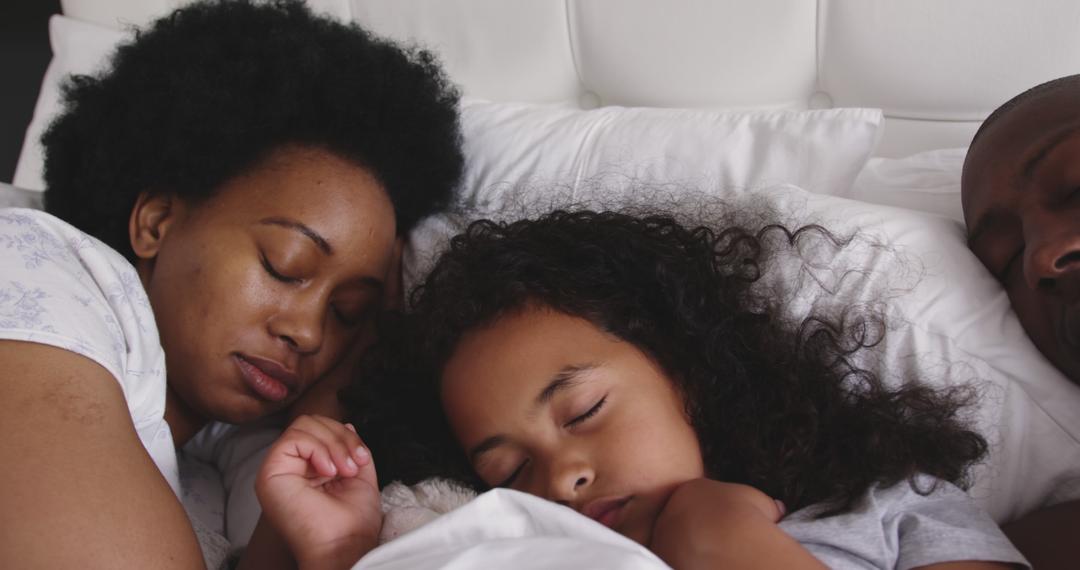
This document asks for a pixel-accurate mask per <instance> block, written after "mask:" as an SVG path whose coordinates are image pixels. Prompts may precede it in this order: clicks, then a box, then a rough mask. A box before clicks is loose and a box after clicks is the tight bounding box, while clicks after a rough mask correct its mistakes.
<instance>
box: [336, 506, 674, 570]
mask: <svg viewBox="0 0 1080 570" xmlns="http://www.w3.org/2000/svg"><path fill="white" fill-rule="evenodd" d="M427 568H443V569H447V570H459V569H466V568H514V569H516V570H531V569H537V570H539V569H542V568H543V569H548V568H613V569H615V568H618V569H626V570H657V569H664V568H668V566H667V565H666V564H664V563H663V561H661V560H660V559H659V558H657V556H656V555H655V554H653V553H652V552H649V551H648V550H647V549H646V548H645V547H643V546H641V545H639V544H638V543H636V542H634V541H632V540H630V539H628V538H626V537H624V536H622V535H620V534H618V533H616V532H615V531H612V530H611V529H609V528H607V527H605V526H603V525H601V524H600V523H597V522H595V521H593V520H592V519H589V518H586V517H583V516H581V515H580V514H578V513H577V512H575V511H574V510H573V509H570V508H568V507H563V506H561V505H558V504H555V503H552V502H550V501H546V500H544V499H540V498H537V497H534V496H532V495H527V494H525V493H520V492H518V491H513V490H509V489H494V490H492V491H488V492H487V493H484V494H482V495H480V496H479V497H477V498H476V499H475V500H473V501H471V502H470V503H468V504H466V505H465V506H462V507H460V508H458V509H457V510H454V511H452V512H450V513H448V514H446V515H443V516H442V517H440V518H438V519H436V520H434V521H433V522H431V523H429V524H427V525H424V526H422V527H420V528H419V529H417V530H414V531H412V532H410V533H408V534H405V535H403V536H401V537H400V538H398V539H396V540H394V541H393V542H389V543H387V544H384V545H382V546H380V547H379V548H376V549H375V550H373V551H371V553H370V554H368V555H367V556H365V557H364V558H363V559H361V560H360V562H358V563H357V564H356V565H355V566H353V570H399V569H400V570H422V569H427Z"/></svg>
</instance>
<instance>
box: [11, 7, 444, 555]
mask: <svg viewBox="0 0 1080 570" xmlns="http://www.w3.org/2000/svg"><path fill="white" fill-rule="evenodd" d="M458 143H459V130H458V120H457V94H456V91H455V90H454V89H453V88H452V87H451V86H450V85H449V83H448V82H447V80H446V78H445V76H444V75H443V73H442V72H441V70H440V69H439V67H438V66H437V65H436V64H435V63H434V62H433V59H432V57H431V56H430V55H429V54H427V53H424V52H415V51H414V52H408V51H403V50H402V49H400V48H398V47H397V46H395V45H393V44H390V43H388V42H385V41H383V40H378V39H375V38H373V37H372V36H370V35H369V34H368V33H366V32H365V31H363V30H361V29H359V28H357V27H355V26H348V25H344V24H340V23H337V22H335V21H332V20H330V19H327V18H322V17H316V16H314V15H313V14H312V13H310V12H309V11H308V10H307V9H306V8H305V7H304V6H303V4H302V3H300V2H296V1H273V2H259V3H254V2H247V1H219V2H207V3H202V4H196V5H193V6H190V7H187V8H184V9H181V10H179V11H177V12H175V13H174V14H173V15H171V16H169V17H167V18H164V19H162V20H160V21H158V22H157V23H156V24H154V25H153V27H152V28H151V29H149V30H148V31H145V32H143V33H140V34H139V35H137V36H136V38H135V39H134V40H133V41H132V42H130V43H128V44H127V45H125V46H123V47H121V48H120V49H119V51H118V52H117V53H116V55H115V57H114V58H113V60H112V62H111V66H110V67H109V68H108V69H106V70H105V71H103V72H101V73H99V74H97V75H94V76H85V77H76V78H74V79H72V80H71V81H70V82H69V83H68V85H67V89H66V108H65V110H64V112H63V113H62V114H61V115H60V116H59V118H57V119H56V120H55V122H54V123H53V124H52V125H51V127H50V128H49V130H48V132H47V133H46V135H45V136H44V138H43V144H44V149H45V156H46V161H45V180H46V183H47V190H46V193H45V202H46V208H47V211H48V213H45V212H40V211H35V210H22V209H9V210H0V274H2V275H3V278H2V279H0V367H2V368H3V370H4V372H3V375H2V377H3V381H2V382H0V426H2V427H0V455H2V456H3V457H5V465H4V468H3V469H2V470H0V488H2V489H4V492H3V493H0V528H3V529H4V530H3V532H2V533H0V567H3V568H22V567H42V568H46V567H48V568H73V567H86V566H93V567H107V568H199V567H203V566H204V560H203V557H202V554H201V553H200V548H199V544H198V543H197V540H196V534H195V532H194V530H193V527H192V524H191V523H190V522H189V520H188V517H187V516H186V515H185V512H184V510H183V508H182V506H181V504H180V502H179V500H178V498H177V490H178V474H177V457H176V449H178V448H179V447H181V446H183V445H184V444H185V442H187V441H189V440H190V439H191V438H192V436H193V435H194V434H195V433H196V432H198V431H199V430H200V429H201V428H202V427H203V426H205V425H207V424H208V423H210V422H215V421H221V422H228V423H232V424H245V423H249V422H253V421H255V420H258V419H260V418H264V417H267V416H269V415H271V414H276V413H278V412H283V411H286V410H288V409H290V408H291V407H295V405H296V403H297V402H298V400H299V399H300V398H301V396H303V395H304V394H305V393H306V392H309V391H311V390H312V388H313V387H315V388H316V390H315V391H318V386H319V385H320V384H322V383H325V382H329V381H330V380H327V379H328V378H333V376H332V375H331V374H330V373H331V371H332V370H334V369H335V366H336V365H338V363H339V362H340V361H342V359H343V357H344V356H345V355H346V354H347V352H348V351H349V350H350V349H352V348H355V347H358V346H359V345H361V344H362V343H364V342H366V339H367V338H368V337H369V336H370V333H371V330H372V324H373V320H374V316H375V314H376V313H377V312H378V311H379V310H380V307H381V306H382V304H383V299H384V297H385V296H386V293H387V290H388V289H392V287H393V283H394V281H395V279H396V276H395V274H394V267H395V259H396V253H395V252H396V250H397V247H396V242H397V238H398V237H399V236H401V235H403V234H404V233H405V232H407V231H408V229H409V228H410V227H411V226H412V225H413V224H414V223H415V222H416V221H417V220H418V219H419V218H421V217H423V216H424V215H426V214H428V213H430V212H432V211H434V210H436V209H438V208H439V207H441V206H442V205H443V204H444V203H445V202H446V200H447V198H448V196H449V194H450V190H451V188H452V187H453V186H454V184H455V183H456V181H457V179H458V177H459V176H460V171H461V165H462V158H461V152H460V149H459V144H458ZM324 392H325V391H324ZM327 393H329V394H331V395H333V393H334V391H333V390H330V391H329V392H327ZM323 409H326V408H323ZM324 413H332V409H331V410H330V411H329V412H326V411H324ZM253 548H254V546H253ZM255 550H258V549H257V548H256V549H255Z"/></svg>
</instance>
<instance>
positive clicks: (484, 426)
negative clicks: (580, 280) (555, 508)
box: [442, 308, 704, 544]
mask: <svg viewBox="0 0 1080 570" xmlns="http://www.w3.org/2000/svg"><path fill="white" fill-rule="evenodd" d="M442 401H443V407H444V408H445V410H446V414H447V417H448V419H449V421H450V426H451V427H452V429H453V431H454V435H455V437H456V438H457V440H458V441H459V442H460V443H461V444H462V448H463V449H464V451H465V452H466V454H467V455H468V457H469V460H470V461H471V463H472V465H473V469H474V470H475V471H476V473H477V474H478V475H479V476H480V477H481V478H482V479H483V480H484V481H485V482H486V483H487V484H488V485H491V486H493V487H510V488H513V489H517V490H520V491H525V492H528V493H531V494H534V495H538V496H540V497H544V498H546V499H549V500H552V501H555V502H559V503H562V504H564V505H567V506H569V507H571V508H573V509H575V510H577V511H579V512H581V513H583V514H585V515H587V516H589V517H591V518H593V519H596V520H597V521H599V522H601V523H603V524H605V525H607V526H609V527H611V528H613V529H614V530H616V531H618V532H620V533H622V534H624V535H626V536H628V537H630V538H632V539H634V540H636V541H638V542H640V543H642V544H648V543H649V541H650V539H651V536H652V527H653V522H654V521H655V519H656V517H657V515H658V514H659V513H660V510H661V509H662V508H663V506H664V504H665V503H666V501H667V498H668V496H669V495H670V493H671V492H672V491H673V490H674V489H675V487H677V486H678V485H679V484H681V483H684V482H686V481H689V480H691V479H696V478H700V477H703V476H704V465H703V463H702V458H701V451H700V446H699V443H698V438H697V436H696V434H695V432H694V430H693V428H692V427H691V426H690V423H689V420H688V418H687V416H686V413H685V411H684V406H683V400H682V397H681V396H680V394H679V393H678V392H677V391H676V389H675V388H674V385H673V384H672V382H671V381H670V380H669V379H668V377H667V376H666V375H665V373H664V372H663V371H662V370H661V369H660V367H659V366H657V365H656V364H655V363H654V362H653V361H652V360H651V359H650V358H648V357H647V356H646V355H645V354H644V353H642V352H641V351H640V350H638V349H637V348H636V347H634V346H633V345H632V344H629V343H627V342H623V341H621V340H619V339H617V338H615V337H613V336H611V335H609V334H606V333H605V332H603V331H601V330H600V329H598V328H597V327H595V326H593V325H592V324H591V323H589V322H588V321H585V320H583V319H579V318H575V317H571V316H568V315H566V314H563V313H558V312H554V311H551V310H546V309H542V308H529V309H526V310H524V311H521V312H518V313H513V314H509V315H505V316H503V317H500V318H499V319H497V320H496V321H495V322H494V323H492V324H490V325H488V326H485V327H483V328H481V329H478V330H475V331H472V332H470V333H469V334H467V335H466V336H465V337H464V338H463V339H462V340H461V342H460V343H459V345H458V347H457V349H456V350H455V352H454V354H453V356H452V358H451V359H450V361H449V362H448V364H447V366H446V368H445V370H444V373H443V379H442Z"/></svg>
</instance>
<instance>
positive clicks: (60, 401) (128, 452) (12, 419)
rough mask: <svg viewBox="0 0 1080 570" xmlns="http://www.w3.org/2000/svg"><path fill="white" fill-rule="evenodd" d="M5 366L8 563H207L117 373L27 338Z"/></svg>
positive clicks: (10, 344)
mask: <svg viewBox="0 0 1080 570" xmlns="http://www.w3.org/2000/svg"><path fill="white" fill-rule="evenodd" d="M0 369H2V370H3V373H2V375H0V376H2V378H0V457H3V458H4V466H3V468H2V469H0V489H3V492H0V528H3V529H4V531H3V532H2V533H0V568H31V567H35V568H202V567H203V558H202V553H201V551H200V550H199V544H198V542H197V540H196V538H195V533H194V531H193V530H192V528H191V524H190V522H188V518H187V515H186V514H185V513H184V509H183V507H182V506H181V505H180V502H179V500H178V499H177V498H176V495H175V494H173V491H172V489H170V488H169V485H168V483H167V482H166V481H165V478H164V477H162V475H161V473H160V472H159V471H158V468H157V466H156V465H155V464H154V462H153V461H152V460H151V459H150V456H149V455H148V454H147V453H146V450H145V449H144V448H143V446H142V443H141V442H140V441H139V438H138V435H137V434H136V432H135V427H134V425H133V424H132V422H131V416H130V413H129V411H128V407H127V404H126V401H125V399H124V394H123V392H122V391H121V389H120V386H119V384H118V383H117V381H116V379H115V378H113V377H112V375H111V374H110V373H109V372H108V371H106V370H105V369H104V368H102V367H101V366H100V365H98V364H97V363H95V362H93V361H91V360H89V359H88V358H85V357H83V356H80V355H78V354H75V353H73V352H69V351H66V350H63V349H60V348H56V347H51V346H46V345H41V344H35V343H28V342H19V341H0Z"/></svg>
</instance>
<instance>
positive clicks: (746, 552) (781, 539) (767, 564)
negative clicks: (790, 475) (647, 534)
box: [649, 479, 825, 570]
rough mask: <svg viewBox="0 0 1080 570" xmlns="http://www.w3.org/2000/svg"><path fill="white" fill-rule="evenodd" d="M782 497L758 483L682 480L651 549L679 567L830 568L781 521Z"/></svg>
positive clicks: (663, 513)
mask: <svg viewBox="0 0 1080 570" xmlns="http://www.w3.org/2000/svg"><path fill="white" fill-rule="evenodd" d="M781 514H782V513H781V512H780V508H779V507H778V506H777V504H776V502H775V501H773V500H772V499H771V498H769V497H768V496H767V495H765V494H764V493H762V492H761V491H758V490H757V489H755V488H753V487H749V486H746V485H737V484H734V483H722V482H720V481H713V480H710V479H696V480H694V481H690V482H688V483H684V484H683V485H681V486H679V488H678V489H676V490H675V492H674V493H672V495H671V497H670V498H669V499H668V502H667V505H666V506H665V507H664V510H663V511H661V513H660V516H659V517H658V518H657V520H656V523H655V525H654V527H653V535H652V542H651V544H650V545H649V547H650V549H651V550H652V551H653V552H654V553H656V554H657V555H658V556H659V557H660V558H662V559H663V560H664V562H667V563H668V564H669V565H670V566H672V567H673V568H676V569H678V570H686V569H693V568H791V569H796V568H825V566H824V565H822V564H821V562H819V561H818V559H817V558H814V556H813V555H812V554H810V552H809V551H807V550H806V549H805V548H803V547H802V545H800V544H799V543H798V542H796V541H795V539H793V538H791V537H790V536H788V534H787V533H785V532H784V531H783V530H781V529H780V527H778V526H776V522H777V521H778V520H779V519H780V516H781Z"/></svg>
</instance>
